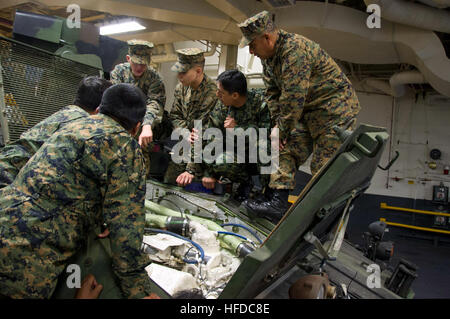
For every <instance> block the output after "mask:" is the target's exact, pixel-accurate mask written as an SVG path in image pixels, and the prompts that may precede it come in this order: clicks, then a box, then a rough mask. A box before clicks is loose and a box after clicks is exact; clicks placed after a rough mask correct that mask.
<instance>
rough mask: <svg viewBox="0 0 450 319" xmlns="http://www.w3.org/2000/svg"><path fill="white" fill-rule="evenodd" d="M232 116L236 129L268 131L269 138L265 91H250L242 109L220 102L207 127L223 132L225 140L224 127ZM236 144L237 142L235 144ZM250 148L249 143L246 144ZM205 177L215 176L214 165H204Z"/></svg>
mask: <svg viewBox="0 0 450 319" xmlns="http://www.w3.org/2000/svg"><path fill="white" fill-rule="evenodd" d="M228 116H230V117H232V118H234V120H235V121H236V124H237V126H236V127H235V128H234V129H238V128H242V129H243V130H244V131H245V130H247V129H248V128H254V129H255V130H256V132H259V131H258V129H259V128H266V129H267V138H269V135H270V113H269V109H268V107H267V103H266V102H265V101H264V89H250V90H248V92H247V101H246V102H245V104H244V105H243V106H241V107H233V106H225V105H224V104H223V103H222V102H221V101H220V100H219V102H218V103H217V104H216V106H215V107H214V109H213V110H212V112H210V113H209V116H208V124H207V127H215V128H219V129H221V130H222V133H223V137H224V139H225V136H226V130H225V128H224V127H223V125H224V122H225V119H226V118H227V117H228ZM235 143H236V142H235ZM236 145H237V144H235V148H236ZM246 147H248V143H246ZM224 151H225V145H224ZM202 167H203V170H204V171H203V175H204V176H213V175H214V174H213V165H210V164H206V163H203V165H202Z"/></svg>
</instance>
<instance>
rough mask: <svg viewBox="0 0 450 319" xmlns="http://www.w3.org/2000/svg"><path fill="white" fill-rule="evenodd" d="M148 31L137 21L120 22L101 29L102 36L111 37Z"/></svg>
mask: <svg viewBox="0 0 450 319" xmlns="http://www.w3.org/2000/svg"><path fill="white" fill-rule="evenodd" d="M144 29H146V28H145V27H144V26H143V25H141V24H139V23H138V22H136V21H126V22H118V23H114V24H107V25H103V26H101V27H100V34H101V35H110V34H116V33H125V32H131V31H139V30H144Z"/></svg>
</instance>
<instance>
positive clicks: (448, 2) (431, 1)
mask: <svg viewBox="0 0 450 319" xmlns="http://www.w3.org/2000/svg"><path fill="white" fill-rule="evenodd" d="M417 1H419V2H422V3H425V4H427V5H429V6H431V7H435V8H439V9H444V8H448V7H450V0H417Z"/></svg>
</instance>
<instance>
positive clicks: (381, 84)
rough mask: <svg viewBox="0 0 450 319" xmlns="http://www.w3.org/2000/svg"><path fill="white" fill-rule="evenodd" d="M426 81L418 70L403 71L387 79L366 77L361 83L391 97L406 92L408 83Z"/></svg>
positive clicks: (400, 95)
mask: <svg viewBox="0 0 450 319" xmlns="http://www.w3.org/2000/svg"><path fill="white" fill-rule="evenodd" d="M419 83H420V84H423V83H427V81H426V80H425V78H424V76H423V75H422V73H420V72H418V71H404V72H399V73H396V74H394V75H392V76H391V78H390V79H389V81H384V80H379V79H372V78H366V79H364V80H362V81H361V84H363V85H368V86H370V87H372V88H374V89H377V90H379V91H381V92H383V93H385V94H387V95H390V96H393V97H402V96H404V95H405V94H406V93H407V90H408V87H407V85H408V84H419Z"/></svg>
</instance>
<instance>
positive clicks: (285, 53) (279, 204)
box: [239, 11, 360, 220]
mask: <svg viewBox="0 0 450 319" xmlns="http://www.w3.org/2000/svg"><path fill="white" fill-rule="evenodd" d="M239 27H240V28H241V31H242V33H243V35H244V37H243V39H242V41H241V44H240V46H241V47H243V46H245V45H249V50H250V53H253V54H255V55H256V56H258V57H259V58H260V59H261V60H262V65H263V69H264V80H265V83H266V87H267V91H266V98H267V102H268V106H269V110H270V113H271V120H272V126H273V127H275V126H276V127H278V128H279V134H280V141H281V143H285V147H284V149H282V150H281V151H280V158H279V169H278V171H277V172H276V173H274V174H272V175H271V179H270V185H269V186H270V188H271V189H272V190H274V191H273V196H272V195H271V197H272V200H270V201H268V202H264V203H259V204H257V203H255V202H254V201H249V202H248V203H247V206H248V207H249V208H250V210H252V211H254V212H256V213H257V214H259V215H262V216H267V217H270V218H273V219H275V220H278V219H279V218H281V216H282V215H283V213H284V212H285V210H286V209H287V198H288V194H289V190H292V189H293V188H294V186H295V173H296V171H297V169H298V167H299V166H300V165H301V164H303V163H304V162H305V161H306V159H307V158H308V157H309V155H310V154H311V153H312V154H313V157H312V161H311V172H312V174H313V175H314V174H316V173H317V172H318V171H319V169H320V168H321V167H322V166H323V165H324V164H325V163H326V162H327V161H328V160H329V159H330V158H331V157H332V156H333V154H334V153H335V151H336V150H337V149H338V148H339V146H340V145H341V141H340V140H339V138H338V136H337V134H336V133H335V131H334V130H333V129H332V127H333V126H335V125H336V126H339V127H346V125H348V124H349V123H351V121H352V120H353V119H354V118H355V117H356V116H357V114H358V112H359V110H360V105H359V101H358V98H357V96H356V93H355V90H354V88H353V87H352V84H351V83H350V81H349V79H348V78H347V77H346V76H345V74H344V73H343V72H342V71H341V69H340V68H339V66H338V65H337V64H336V62H335V61H334V60H333V59H332V58H331V57H330V56H329V55H328V54H327V53H326V52H325V51H324V50H323V49H322V48H321V47H320V46H319V44H317V43H315V42H313V41H311V40H309V39H307V38H305V37H303V36H301V35H298V34H293V33H288V32H285V31H284V30H279V29H277V28H276V27H275V25H274V24H273V22H272V20H271V18H270V15H269V13H268V12H267V11H263V12H261V13H258V14H257V15H255V16H253V17H251V18H249V19H247V20H246V21H244V22H243V23H241V24H239Z"/></svg>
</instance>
